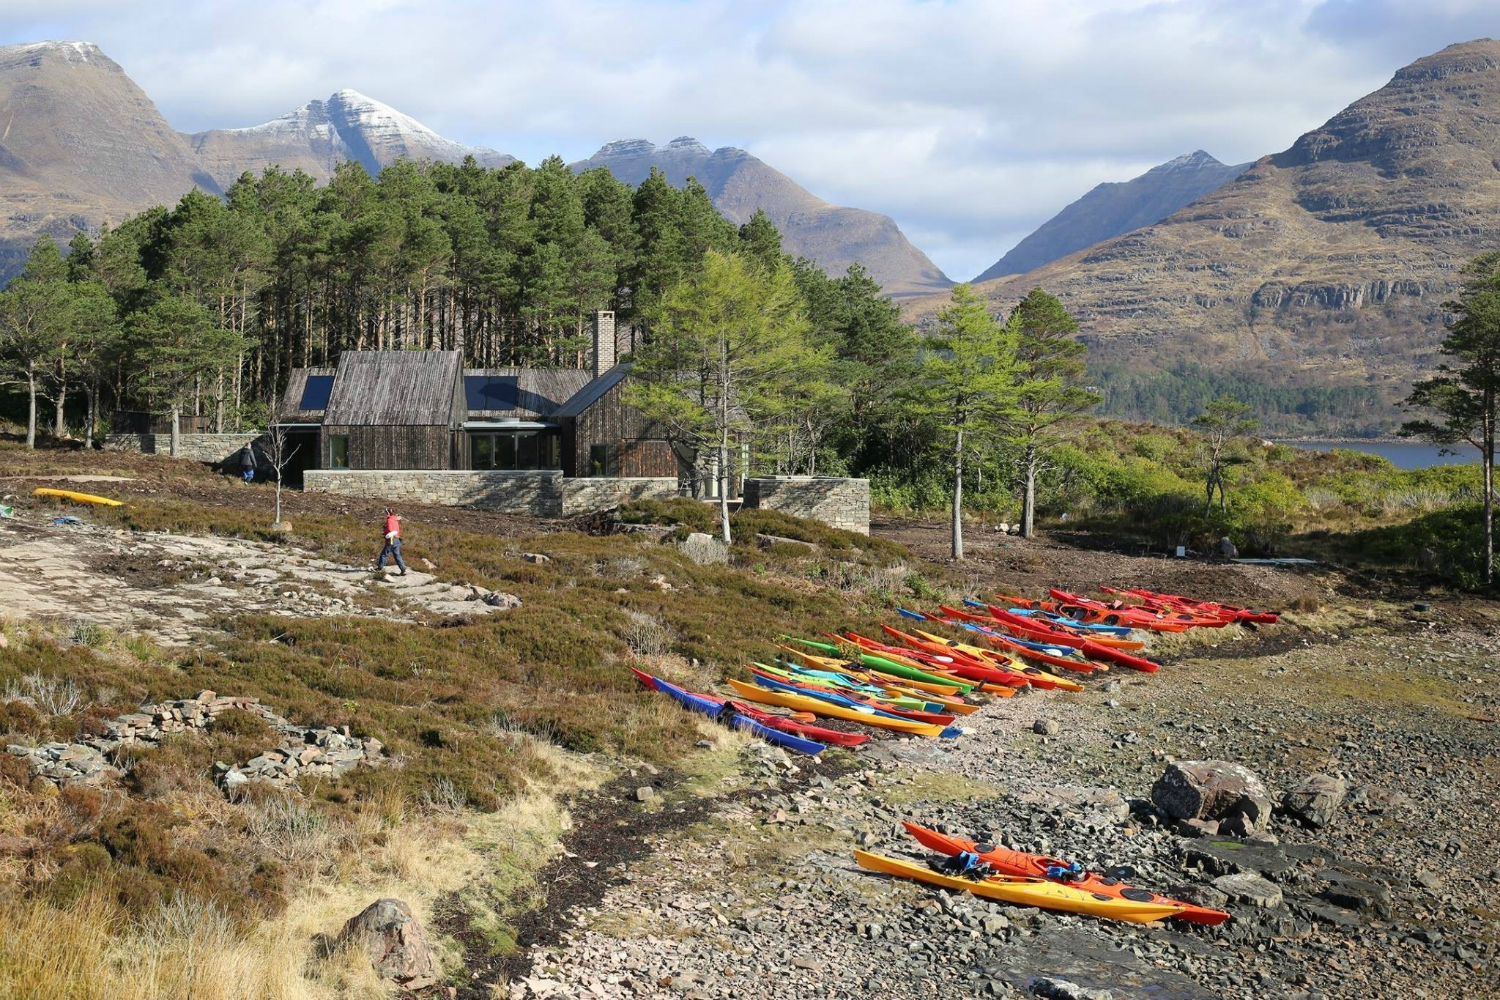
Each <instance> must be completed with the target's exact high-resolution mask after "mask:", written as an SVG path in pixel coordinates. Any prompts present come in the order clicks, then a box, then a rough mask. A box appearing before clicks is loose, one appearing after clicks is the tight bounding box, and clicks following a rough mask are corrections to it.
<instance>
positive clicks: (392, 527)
mask: <svg viewBox="0 0 1500 1000" xmlns="http://www.w3.org/2000/svg"><path fill="white" fill-rule="evenodd" d="M386 556H394V557H395V559H396V565H397V566H400V567H401V572H400V573H399V574H397V575H398V576H405V575H406V563H405V561H404V560H402V558H401V515H400V514H397V513H396V512H395V511H394V510H391V508H389V507H387V508H386V509H385V546H384V547H383V548H382V549H381V550H380V558H379V559H376V560H375V569H376V571H377V572H379V571H380V570H383V569H385V557H386Z"/></svg>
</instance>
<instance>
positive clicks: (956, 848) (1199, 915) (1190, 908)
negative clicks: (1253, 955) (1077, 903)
mask: <svg viewBox="0 0 1500 1000" xmlns="http://www.w3.org/2000/svg"><path fill="white" fill-rule="evenodd" d="M901 825H902V826H904V827H906V832H907V833H909V834H911V835H912V836H913V837H915V838H917V842H918V843H920V844H921V845H922V846H923V847H925V848H927V849H928V850H932V851H937V852H938V853H939V854H946V855H948V856H949V857H952V856H953V855H956V854H959V853H961V852H963V851H969V852H971V853H973V854H976V855H978V856H979V860H980V861H983V862H984V863H985V864H987V865H989V866H990V867H991V868H993V869H995V870H996V871H998V872H1001V873H1002V874H1005V875H1023V876H1027V877H1029V878H1043V879H1048V880H1049V881H1053V882H1057V883H1059V884H1061V885H1067V886H1072V887H1073V888H1076V889H1084V890H1087V891H1088V892H1091V893H1094V894H1096V895H1100V896H1109V897H1112V898H1114V899H1127V900H1131V901H1132V902H1137V903H1156V904H1159V905H1162V906H1172V907H1176V908H1177V912H1176V913H1174V914H1172V916H1175V917H1180V918H1181V919H1183V920H1190V921H1192V922H1193V923H1195V924H1210V925H1213V924H1222V923H1223V922H1224V921H1226V920H1228V919H1229V914H1227V913H1225V912H1224V911H1223V910H1211V909H1209V908H1208V907H1206V906H1198V905H1196V904H1194V903H1185V902H1183V901H1182V900H1180V899H1169V898H1168V897H1166V896H1160V895H1157V894H1156V893H1154V892H1152V891H1151V890H1149V889H1138V888H1136V887H1135V886H1133V885H1126V884H1125V883H1124V882H1122V881H1120V880H1119V879H1118V878H1115V877H1113V876H1110V875H1100V874H1098V873H1097V872H1079V873H1078V874H1077V875H1072V876H1050V875H1048V874H1047V873H1048V870H1049V869H1051V870H1058V869H1070V868H1071V866H1070V865H1069V864H1068V862H1066V861H1062V860H1060V859H1058V858H1049V857H1047V856H1046V855H1045V854H1027V853H1026V852H1024V851H1012V850H1009V849H1007V848H1004V847H996V846H995V845H994V844H980V843H976V842H975V841H972V840H966V839H965V838H963V837H950V836H948V835H947V834H944V833H938V832H937V831H936V830H929V829H927V828H926V827H922V826H918V825H917V824H915V823H910V822H907V821H904V820H903V821H902V823H901Z"/></svg>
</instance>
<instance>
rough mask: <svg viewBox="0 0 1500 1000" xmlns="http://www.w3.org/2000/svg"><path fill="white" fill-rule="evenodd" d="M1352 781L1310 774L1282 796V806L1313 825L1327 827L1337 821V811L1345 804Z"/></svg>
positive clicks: (1308, 824)
mask: <svg viewBox="0 0 1500 1000" xmlns="http://www.w3.org/2000/svg"><path fill="white" fill-rule="evenodd" d="M1348 794H1349V784H1348V783H1347V782H1346V781H1344V779H1343V778H1335V777H1334V776H1332V775H1329V774H1309V775H1308V776H1307V777H1305V778H1303V779H1302V780H1301V781H1300V782H1298V783H1297V784H1296V785H1295V786H1293V787H1292V788H1291V789H1289V790H1288V791H1287V792H1286V794H1284V795H1282V797H1281V807H1282V808H1283V809H1285V810H1286V811H1287V812H1289V813H1291V814H1292V815H1293V816H1295V817H1297V819H1299V820H1301V821H1302V822H1303V823H1304V824H1306V825H1307V826H1310V827H1314V828H1317V827H1324V826H1327V825H1328V824H1329V823H1331V822H1333V816H1334V813H1336V812H1338V809H1339V807H1340V806H1342V805H1343V804H1344V798H1345V796H1347V795H1348Z"/></svg>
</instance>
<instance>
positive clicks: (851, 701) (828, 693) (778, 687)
mask: <svg viewBox="0 0 1500 1000" xmlns="http://www.w3.org/2000/svg"><path fill="white" fill-rule="evenodd" d="M750 676H751V677H752V678H754V680H755V683H756V684H758V685H759V686H761V687H763V688H770V689H771V690H772V691H782V692H785V693H787V694H799V695H805V696H807V697H809V698H816V699H818V700H819V701H826V702H831V703H832V704H835V705H843V706H844V707H845V708H852V709H856V710H859V709H865V708H870V709H874V710H875V711H876V712H878V713H879V714H880V715H884V716H889V717H890V718H892V719H910V720H912V721H914V722H925V723H928V724H929V725H933V726H947V725H950V724H951V723H952V722H953V716H951V715H942V714H939V713H936V712H920V711H911V710H909V709H904V708H897V707H895V706H894V705H892V704H890V703H889V702H882V701H876V700H874V699H870V698H852V697H850V696H849V695H846V694H840V693H839V692H837V691H834V690H832V689H830V688H821V687H817V686H815V685H812V684H793V683H791V682H789V681H783V680H781V679H779V678H776V677H771V676H769V675H767V674H762V673H758V672H756V671H753V670H752V671H751V672H750Z"/></svg>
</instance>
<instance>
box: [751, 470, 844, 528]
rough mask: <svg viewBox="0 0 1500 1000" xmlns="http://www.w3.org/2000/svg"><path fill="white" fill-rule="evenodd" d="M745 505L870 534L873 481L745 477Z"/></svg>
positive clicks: (799, 477) (797, 477)
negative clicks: (871, 483)
mask: <svg viewBox="0 0 1500 1000" xmlns="http://www.w3.org/2000/svg"><path fill="white" fill-rule="evenodd" d="M744 505H745V506H746V507H756V508H759V509H761V510H779V511H783V512H784V513H787V514H793V515H795V516H797V517H806V518H811V519H812V520H814V521H822V522H823V523H824V524H827V525H831V526H832V527H835V528H843V529H844V530H846V531H857V532H859V533H860V534H861V535H868V534H869V533H870V481H869V480H868V479H840V478H836V477H832V476H827V477H824V476H762V477H757V478H754V479H746V480H745V493H744Z"/></svg>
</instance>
